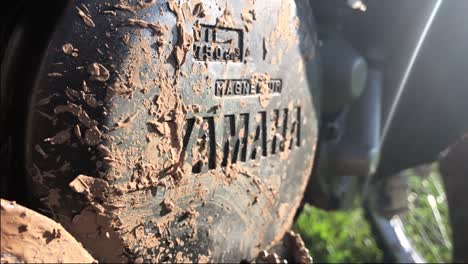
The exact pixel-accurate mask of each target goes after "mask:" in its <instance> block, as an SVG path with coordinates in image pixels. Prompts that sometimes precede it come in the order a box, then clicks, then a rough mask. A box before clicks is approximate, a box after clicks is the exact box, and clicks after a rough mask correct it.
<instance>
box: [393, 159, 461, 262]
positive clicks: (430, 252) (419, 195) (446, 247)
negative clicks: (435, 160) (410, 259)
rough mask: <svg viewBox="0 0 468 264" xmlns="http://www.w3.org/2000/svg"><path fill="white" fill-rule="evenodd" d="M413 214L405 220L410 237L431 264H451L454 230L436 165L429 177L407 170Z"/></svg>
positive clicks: (409, 214) (409, 198) (405, 217)
mask: <svg viewBox="0 0 468 264" xmlns="http://www.w3.org/2000/svg"><path fill="white" fill-rule="evenodd" d="M406 176H407V177H408V186H409V195H408V200H409V211H408V213H406V214H404V215H402V216H401V221H402V222H403V223H405V231H406V234H407V236H408V237H409V238H410V239H411V241H412V242H413V245H414V246H415V247H416V249H417V251H418V252H419V253H420V255H421V256H422V257H424V258H425V259H426V261H427V262H429V263H441V262H450V260H451V251H452V243H451V228H450V224H449V217H448V216H449V215H448V213H449V212H448V206H447V199H446V197H445V192H444V188H443V183H442V179H441V177H440V175H439V173H438V168H437V166H436V165H432V170H431V172H430V174H429V175H428V176H427V177H419V175H418V171H417V170H412V169H410V170H407V171H406Z"/></svg>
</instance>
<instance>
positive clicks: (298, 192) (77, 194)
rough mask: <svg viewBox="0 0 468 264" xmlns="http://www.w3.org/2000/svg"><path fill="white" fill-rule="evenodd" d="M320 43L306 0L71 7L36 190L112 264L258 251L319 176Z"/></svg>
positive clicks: (36, 167) (30, 142)
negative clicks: (310, 180)
mask: <svg viewBox="0 0 468 264" xmlns="http://www.w3.org/2000/svg"><path fill="white" fill-rule="evenodd" d="M299 2H301V1H299ZM304 2H305V1H304ZM316 45H317V39H316V34H315V27H314V24H313V19H312V14H311V9H310V7H309V6H308V3H296V2H295V1H292V0H274V1H235V2H226V1H222V0H217V1H215V0H213V1H210V0H207V1H169V2H166V1H161V0H152V1H94V2H88V1H76V2H73V3H71V4H70V6H69V7H68V8H67V9H66V10H65V12H64V15H63V18H62V19H61V20H60V23H59V24H58V25H57V26H56V29H55V31H54V33H53V34H52V36H51V39H50V45H49V48H48V50H47V51H46V52H45V55H44V57H43V64H42V66H41V68H40V70H39V73H38V75H37V80H36V83H35V87H33V88H32V91H33V92H32V99H31V102H32V103H31V107H30V115H29V118H28V121H27V132H28V133H27V138H26V143H27V149H26V154H25V159H26V161H27V164H26V167H27V170H28V173H29V184H30V186H31V188H32V190H33V193H34V195H35V196H36V197H38V198H40V199H41V201H42V202H43V203H42V204H43V205H42V207H43V209H44V210H45V211H46V212H49V213H50V214H51V215H52V216H53V217H54V218H55V219H56V220H58V221H59V222H61V223H62V224H63V225H64V226H65V227H66V228H67V229H68V230H69V231H70V232H71V233H72V234H73V235H74V236H75V237H76V238H77V239H78V240H79V241H80V242H81V243H82V244H83V245H84V246H85V247H86V248H87V249H88V250H89V251H90V253H91V254H92V255H93V256H94V257H95V258H97V259H99V260H100V261H112V262H113V261H128V260H131V261H153V262H160V261H171V262H173V261H177V262H182V261H184V262H185V261H201V262H203V261H206V260H210V261H216V262H221V261H223V262H225V261H230V262H234V261H236V262H237V261H240V260H241V259H251V258H252V257H254V256H255V255H256V254H257V253H258V252H259V250H261V249H264V248H268V247H269V246H271V245H272V244H273V243H274V242H275V241H278V240H279V239H281V237H282V235H283V234H284V232H285V231H286V230H287V229H288V228H289V227H290V226H291V224H292V220H293V217H294V212H295V210H296V209H297V207H298V206H299V203H300V200H301V198H302V194H303V192H304V189H305V185H306V183H307V180H308V177H309V175H310V174H311V170H312V165H313V160H314V153H315V146H316V140H317V117H316V111H315V108H316V107H315V105H314V100H313V95H314V94H313V91H314V89H316V80H317V76H318V72H317V70H316V69H317V59H316V48H317V47H316Z"/></svg>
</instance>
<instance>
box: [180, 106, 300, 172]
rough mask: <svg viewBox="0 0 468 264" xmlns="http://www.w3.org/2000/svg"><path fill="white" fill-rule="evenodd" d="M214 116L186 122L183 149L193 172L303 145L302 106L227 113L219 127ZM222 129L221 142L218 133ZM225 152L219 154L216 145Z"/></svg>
mask: <svg viewBox="0 0 468 264" xmlns="http://www.w3.org/2000/svg"><path fill="white" fill-rule="evenodd" d="M215 122H216V121H215V117H212V116H210V117H204V118H191V119H188V120H187V122H186V127H185V136H184V145H183V149H184V152H185V153H186V160H185V162H188V163H189V164H191V165H192V172H193V173H200V172H207V171H208V170H212V169H216V167H217V166H218V165H220V166H221V167H225V166H227V165H228V164H235V163H238V162H247V161H249V160H258V159H260V157H272V156H277V155H281V154H282V153H285V152H287V151H289V150H293V149H296V148H299V147H301V123H302V113H301V107H299V106H296V107H294V108H292V109H288V108H284V109H275V110H271V111H268V112H267V111H260V112H257V113H254V114H251V113H241V114H235V115H225V116H224V120H223V121H222V122H223V123H222V125H223V126H222V127H219V130H221V131H217V130H216V126H215ZM217 133H222V137H221V142H217V139H218V140H219V138H220V137H219V135H217ZM219 146H220V147H221V148H222V155H220V156H219V155H217V154H216V153H217V148H218V149H219Z"/></svg>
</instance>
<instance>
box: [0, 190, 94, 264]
mask: <svg viewBox="0 0 468 264" xmlns="http://www.w3.org/2000/svg"><path fill="white" fill-rule="evenodd" d="M0 216H1V221H0V238H1V240H0V245H1V246H0V262H1V263H19V262H22V263H64V262H66V263H97V261H96V260H95V259H94V258H93V257H92V256H91V255H90V254H89V253H88V252H87V251H86V250H85V249H84V248H83V246H82V245H81V244H80V243H79V242H78V241H76V239H75V238H74V237H73V236H72V235H70V233H68V231H67V230H65V229H64V228H63V227H62V225H60V224H58V223H57V222H55V221H53V220H52V219H50V218H48V217H46V216H44V215H41V214H39V213H37V212H35V211H32V210H30V209H28V208H26V207H23V206H21V205H19V204H16V203H15V202H11V201H7V200H3V199H0Z"/></svg>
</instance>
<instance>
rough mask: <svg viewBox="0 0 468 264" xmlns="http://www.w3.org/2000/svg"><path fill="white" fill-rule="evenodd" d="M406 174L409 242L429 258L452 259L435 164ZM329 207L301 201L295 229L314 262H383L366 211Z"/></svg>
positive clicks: (407, 232)
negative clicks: (425, 172) (329, 209)
mask: <svg viewBox="0 0 468 264" xmlns="http://www.w3.org/2000/svg"><path fill="white" fill-rule="evenodd" d="M404 173H405V175H406V176H407V177H408V186H409V188H408V201H409V210H408V212H407V213H406V214H403V215H400V217H401V220H402V222H403V223H404V227H405V230H406V234H407V236H408V238H409V239H410V241H411V242H412V244H413V246H414V247H415V248H416V249H417V251H418V252H419V253H420V255H421V256H423V258H425V259H426V261H428V262H430V263H434V262H436V263H440V262H450V259H451V258H450V256H451V247H452V245H451V243H450V237H451V230H450V225H449V222H448V207H447V202H446V198H445V193H444V189H443V183H442V180H441V178H440V175H439V174H438V170H437V167H436V166H435V165H432V167H431V170H430V174H429V175H428V176H427V175H426V176H425V177H421V175H418V174H421V172H420V171H418V170H417V169H410V170H407V171H406V172H404ZM357 207H358V208H356V209H353V210H350V211H346V212H327V211H323V210H320V209H318V208H315V207H312V206H310V205H305V207H304V210H303V212H302V213H301V215H300V216H299V218H298V219H297V221H296V223H295V225H294V229H295V231H297V232H299V233H300V234H301V236H302V238H303V239H304V242H305V243H306V245H307V247H308V248H309V250H310V254H311V256H312V257H313V258H314V262H316V263H319V262H329V263H343V262H346V263H350V262H352V263H363V262H373V263H375V262H382V261H383V253H382V251H381V250H380V249H379V247H378V246H377V244H376V241H375V239H374V236H373V234H372V230H371V228H370V225H369V224H368V222H367V221H366V219H365V217H364V212H363V210H362V209H361V208H359V206H357Z"/></svg>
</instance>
